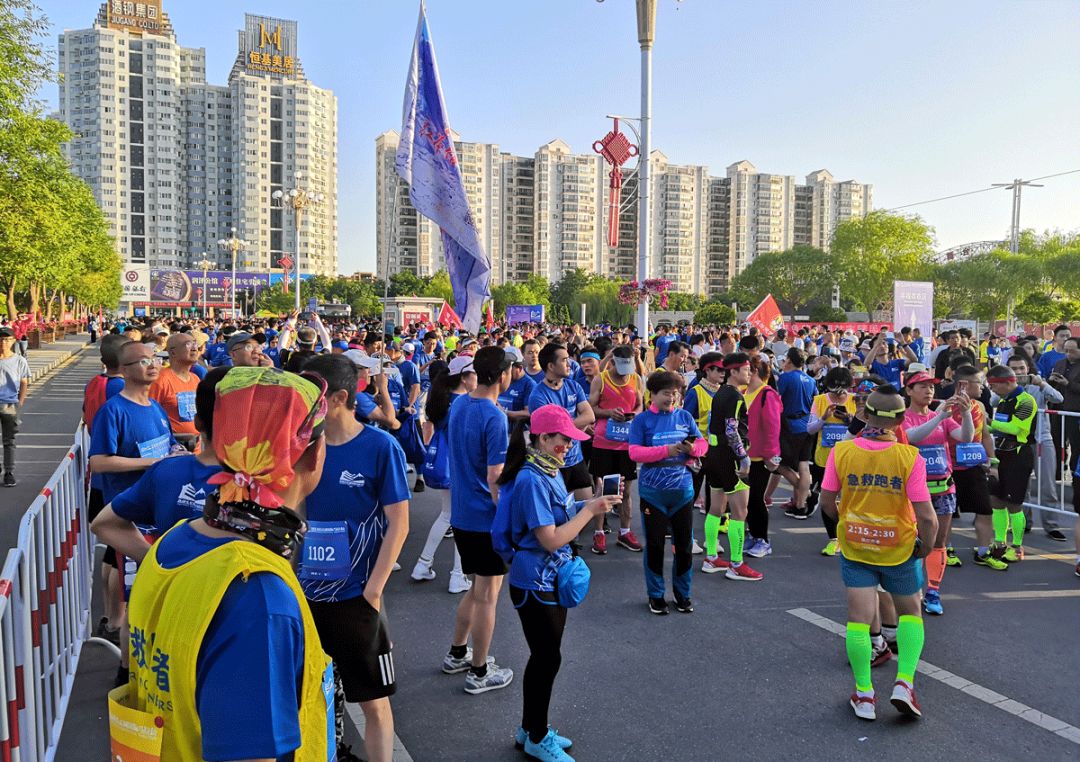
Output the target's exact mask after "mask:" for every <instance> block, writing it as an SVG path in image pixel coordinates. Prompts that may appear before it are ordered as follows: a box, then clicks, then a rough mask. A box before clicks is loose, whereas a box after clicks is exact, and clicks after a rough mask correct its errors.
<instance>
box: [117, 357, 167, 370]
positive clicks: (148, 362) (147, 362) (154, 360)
mask: <svg viewBox="0 0 1080 762" xmlns="http://www.w3.org/2000/svg"><path fill="white" fill-rule="evenodd" d="M128 365H141V366H143V367H144V368H149V367H150V366H152V365H161V358H160V357H140V358H139V359H138V360H132V361H131V362H126V363H124V366H125V367H127V366H128Z"/></svg>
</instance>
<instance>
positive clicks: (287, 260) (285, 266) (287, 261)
mask: <svg viewBox="0 0 1080 762" xmlns="http://www.w3.org/2000/svg"><path fill="white" fill-rule="evenodd" d="M277 263H278V264H279V265H281V269H282V270H284V271H285V273H284V277H282V279H281V293H283V294H287V293H289V268H290V267H292V266H293V261H292V257H290V256H289V255H288V254H286V255H284V256H283V257H282V258H281V259H279V260H278V261H277Z"/></svg>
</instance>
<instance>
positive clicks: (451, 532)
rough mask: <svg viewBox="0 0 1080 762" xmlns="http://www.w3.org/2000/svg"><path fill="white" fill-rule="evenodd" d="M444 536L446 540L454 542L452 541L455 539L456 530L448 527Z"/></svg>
mask: <svg viewBox="0 0 1080 762" xmlns="http://www.w3.org/2000/svg"><path fill="white" fill-rule="evenodd" d="M442 536H443V539H444V540H452V539H454V528H453V527H447V528H446V531H445V532H443V533H442Z"/></svg>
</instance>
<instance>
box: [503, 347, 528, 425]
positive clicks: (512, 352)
mask: <svg viewBox="0 0 1080 762" xmlns="http://www.w3.org/2000/svg"><path fill="white" fill-rule="evenodd" d="M506 354H507V356H509V357H510V358H511V359H512V360H513V361H514V364H513V367H512V375H511V378H512V379H513V380H512V381H511V382H510V386H509V387H508V388H507V390H506V391H505V392H503V393H502V394H500V395H499V407H501V408H502V409H503V411H504V412H505V413H506V418H507V419H508V420H509V421H510V422H511V423H516V422H518V421H527V420H529V397H531V396H532V392H533V389H535V388H536V382H535V381H533V380H532V379H531V378H529V377H528V376H527V375H525V359H524V356H523V355H522V354H521V350H519V349H518V348H517V347H507V348H506Z"/></svg>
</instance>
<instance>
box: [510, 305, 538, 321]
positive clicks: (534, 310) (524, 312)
mask: <svg viewBox="0 0 1080 762" xmlns="http://www.w3.org/2000/svg"><path fill="white" fill-rule="evenodd" d="M543 322H544V305H542V304H509V305H507V307H506V323H507V325H517V324H518V323H543Z"/></svg>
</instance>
